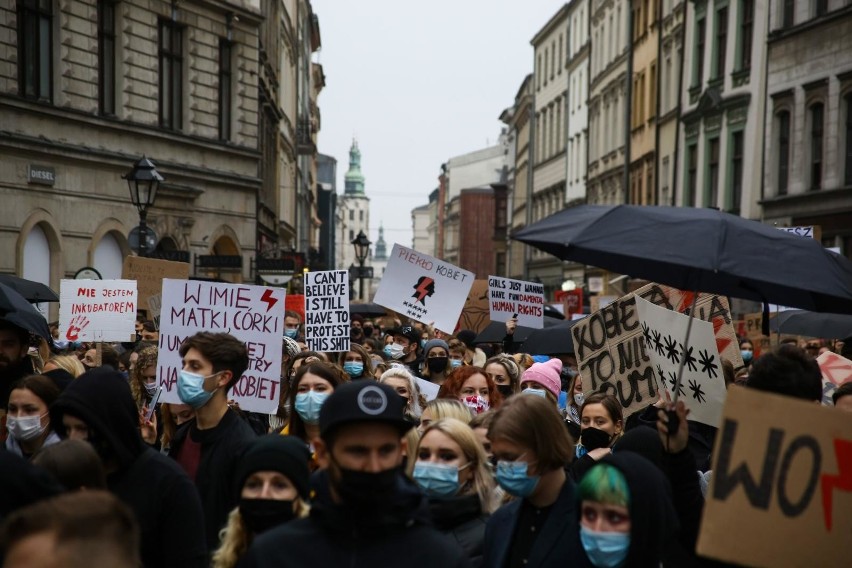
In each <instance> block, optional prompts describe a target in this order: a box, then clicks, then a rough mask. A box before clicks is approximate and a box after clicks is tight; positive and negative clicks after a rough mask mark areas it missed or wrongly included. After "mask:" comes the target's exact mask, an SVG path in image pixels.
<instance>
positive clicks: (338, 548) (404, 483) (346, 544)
mask: <svg viewBox="0 0 852 568" xmlns="http://www.w3.org/2000/svg"><path fill="white" fill-rule="evenodd" d="M313 486H314V488H315V489H316V490H317V495H316V499H315V500H314V502H313V505H312V507H311V515H310V517H309V518H307V519H299V520H296V521H292V522H289V523H287V524H286V525H282V526H280V527H277V528H274V529H271V530H269V531H267V532H265V533H263V534H262V535H260V536H259V537H258V538H257V539H256V540H255V541H254V543H253V544H252V546H251V548H249V551H248V553H247V554H246V555H245V556H244V557H243V559H242V561H241V562H240V564H239V565H238V566H239V567H240V568H244V567H245V568H271V567H279V566H285V565H286V566H287V567H288V568H290V567H292V568H299V567H302V566H309V567H314V566H345V567H347V568H375V567H378V566H381V567H383V568H386V567H387V568H391V567H397V566H398V567H399V568H419V567H423V568H434V567H439V566H440V567H441V568H445V567H446V568H456V567H461V566H466V561H465V558H464V552H463V551H462V550H461V548H460V547H459V545H458V544H456V543H455V542H453V540H452V539H450V538H449V537H447V536H445V535H442V534H441V533H440V532H438V531H437V530H436V529H435V528H434V527H433V526H432V524H431V522H430V518H429V507H428V503H427V501H426V498H425V497H423V495H422V494H421V493H420V492H419V490H418V489H417V487H416V486H414V485H413V483H412V482H411V481H409V480H408V479H406V478H404V477H403V476H402V475H400V476H399V479H398V481H397V485H396V490H395V491H394V493H393V494H390V495H387V498H386V499H382V502H381V503H380V504H379V503H377V509H371V510H369V511H355V510H352V509H351V508H348V507H346V506H345V505H341V504H337V503H335V502H334V501H333V500H332V497H331V492H330V490H329V479H328V473H327V472H326V471H319V472H317V473H316V474H314V479H313Z"/></svg>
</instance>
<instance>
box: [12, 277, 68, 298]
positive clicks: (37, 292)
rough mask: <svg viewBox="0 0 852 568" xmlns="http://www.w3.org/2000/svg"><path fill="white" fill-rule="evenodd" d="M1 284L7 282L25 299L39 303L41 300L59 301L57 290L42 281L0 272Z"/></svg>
mask: <svg viewBox="0 0 852 568" xmlns="http://www.w3.org/2000/svg"><path fill="white" fill-rule="evenodd" d="M0 284H5V285H6V286H8V287H9V288H11V289H12V290H14V291H16V292H17V293H18V294H20V295H21V296H23V297H24V299H25V300H27V301H28V302H32V303H34V304H37V303H39V302H58V301H59V296H58V295H57V294H56V292H54V291H53V290H51V289H50V288H48V287H47V286H45V285H44V284H42V283H41V282H34V281H32V280H26V279H24V278H19V277H17V276H12V275H11V274H0Z"/></svg>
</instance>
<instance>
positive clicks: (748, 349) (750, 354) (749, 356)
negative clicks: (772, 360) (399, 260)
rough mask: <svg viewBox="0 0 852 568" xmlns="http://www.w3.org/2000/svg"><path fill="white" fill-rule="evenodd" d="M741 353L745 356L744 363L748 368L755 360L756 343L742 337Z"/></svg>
mask: <svg viewBox="0 0 852 568" xmlns="http://www.w3.org/2000/svg"><path fill="white" fill-rule="evenodd" d="M740 354H741V355H742V357H743V364H744V365H745V367H746V369H748V367H749V365H751V362H752V360H754V344H752V342H751V341H749V340H748V339H740Z"/></svg>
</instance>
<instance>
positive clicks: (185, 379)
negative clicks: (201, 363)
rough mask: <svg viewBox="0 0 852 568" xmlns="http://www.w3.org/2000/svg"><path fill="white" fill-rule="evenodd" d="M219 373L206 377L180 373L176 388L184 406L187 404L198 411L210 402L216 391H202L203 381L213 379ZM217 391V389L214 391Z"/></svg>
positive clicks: (184, 372) (187, 372)
mask: <svg viewBox="0 0 852 568" xmlns="http://www.w3.org/2000/svg"><path fill="white" fill-rule="evenodd" d="M218 374H219V373H213V374H212V375H207V376H206V377H204V376H202V375H199V374H197V373H190V372H189V371H181V372H180V373H178V380H177V387H178V398H180V400H181V402H183V403H184V404H188V405H189V406H191V407H192V408H194V409H196V410H198V409H199V408H201V407H202V406H204V405H205V404H207V402H208V401H209V400H210V398H211V397H212V396H213V393H215V392H216V391H215V390H214V391H206V390H204V381H205V380H207V379H209V378H210V377H215V376H216V375H218ZM216 390H218V389H216Z"/></svg>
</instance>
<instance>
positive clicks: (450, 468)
mask: <svg viewBox="0 0 852 568" xmlns="http://www.w3.org/2000/svg"><path fill="white" fill-rule="evenodd" d="M465 467H467V466H465ZM414 481H416V482H417V485H419V486H420V489H422V490H423V493H425V494H426V495H427V496H429V497H441V498H445V499H446V498H448V497H452V496H453V495H455V494H456V493H458V492H459V468H458V467H456V466H454V465H447V464H442V463H432V462H426V461H419V462H417V463H416V464H414Z"/></svg>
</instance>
